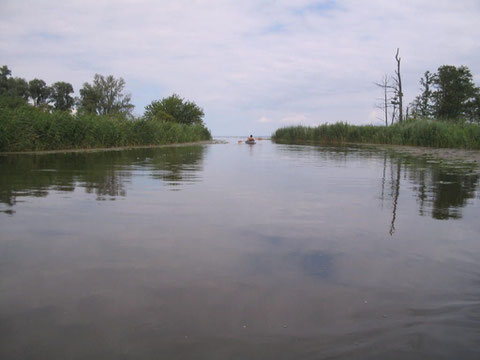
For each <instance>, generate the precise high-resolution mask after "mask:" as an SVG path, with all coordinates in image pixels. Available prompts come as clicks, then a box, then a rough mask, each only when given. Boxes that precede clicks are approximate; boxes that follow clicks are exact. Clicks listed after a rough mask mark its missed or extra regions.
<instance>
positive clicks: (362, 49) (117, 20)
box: [0, 0, 480, 134]
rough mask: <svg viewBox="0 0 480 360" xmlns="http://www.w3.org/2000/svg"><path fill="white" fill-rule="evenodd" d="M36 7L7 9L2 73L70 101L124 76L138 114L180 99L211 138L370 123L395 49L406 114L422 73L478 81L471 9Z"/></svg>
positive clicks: (2, 23) (471, 4) (435, 5)
mask: <svg viewBox="0 0 480 360" xmlns="http://www.w3.org/2000/svg"><path fill="white" fill-rule="evenodd" d="M32 4H33V3H32V2H29V1H13V0H7V1H5V0H4V1H2V12H1V13H0V49H2V50H1V59H2V60H1V61H2V62H3V63H5V64H7V65H8V66H9V67H10V68H11V69H12V71H13V74H14V76H22V77H25V78H27V79H32V78H34V77H38V78H42V79H44V80H45V81H47V82H48V83H52V82H54V81H58V80H64V81H69V82H71V83H72V84H73V85H74V88H75V90H76V91H77V94H78V90H79V89H80V88H81V86H82V84H83V83H84V82H86V81H91V80H92V79H93V75H94V74H95V73H101V74H105V75H106V74H113V75H115V76H117V77H119V76H122V77H123V78H124V79H125V80H126V82H127V87H128V89H127V90H128V91H130V92H131V93H132V96H133V101H134V103H135V104H136V111H137V113H140V114H141V113H142V111H143V108H144V106H145V105H146V104H148V103H150V102H151V101H152V100H154V99H158V98H161V97H164V96H168V95H170V94H171V93H173V92H176V93H178V94H180V95H181V96H183V97H186V98H187V99H190V100H194V101H195V102H197V103H198V104H199V105H201V106H202V107H203V108H204V109H205V112H206V118H205V120H206V123H207V125H208V126H209V127H210V128H211V129H212V131H213V133H214V134H229V133H230V134H236V133H243V131H244V129H251V130H249V131H255V129H256V128H255V127H256V126H258V127H260V129H261V130H262V131H264V132H266V133H268V132H271V131H273V130H274V129H275V127H276V126H277V125H278V124H279V123H280V120H278V121H269V122H268V121H267V122H265V121H263V122H262V121H258V119H261V118H262V117H265V118H267V119H284V118H289V117H291V116H293V115H292V114H303V115H304V116H305V117H306V118H305V119H308V121H309V123H311V124H317V123H323V122H330V123H331V122H335V121H338V120H342V121H348V122H350V123H358V124H360V123H366V122H370V121H371V118H370V114H371V112H372V108H374V105H375V101H376V100H375V99H376V98H377V97H378V96H379V92H378V89H376V88H375V86H374V85H373V84H372V83H373V82H374V81H379V80H380V79H381V77H382V76H383V74H385V73H388V74H392V73H393V70H394V68H395V61H394V55H395V50H396V48H397V47H399V48H400V53H401V56H402V75H403V80H404V87H405V89H404V93H405V97H406V99H405V100H406V102H407V103H408V102H409V101H411V100H412V99H413V98H414V97H415V95H417V93H418V91H419V90H418V87H419V85H418V80H419V79H420V77H421V76H422V74H423V72H424V71H425V70H431V71H435V70H436V69H437V68H438V67H439V66H440V65H443V64H452V65H462V64H464V65H467V66H468V67H469V68H470V69H471V70H472V73H473V74H474V76H475V79H478V78H479V74H480V48H479V47H478V45H477V44H478V38H479V37H480V27H478V26H477V23H478V18H480V4H479V3H478V1H476V0H463V1H460V2H452V1H447V0H441V1H432V0H419V1H415V2H408V3H406V2H405V1H400V0H392V1H388V2H385V1H380V0H369V1H362V2H359V1H354V0H339V1H312V0H298V1H287V0H278V1H274V0H269V1H261V2H259V1H256V0H244V1H241V2H240V1H234V0H230V1H229V0H211V1H208V2H199V1H186V0H163V1H161V2H157V1H153V0H151V1H150V0H140V1H129V0H121V1H115V2H113V1H106V0H95V1H93V0H85V1H82V2H65V3H64V4H63V5H62V6H61V7H60V6H58V3H57V2H55V1H48V0H45V1H41V2H35V3H34V6H33V5H32ZM92 9H94V11H92ZM3 63H2V64H0V65H3ZM297 119H298V118H297ZM305 121H306V120H305Z"/></svg>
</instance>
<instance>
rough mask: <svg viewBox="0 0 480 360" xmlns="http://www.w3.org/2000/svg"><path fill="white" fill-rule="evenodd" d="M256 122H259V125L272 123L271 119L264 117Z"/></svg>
mask: <svg viewBox="0 0 480 360" xmlns="http://www.w3.org/2000/svg"><path fill="white" fill-rule="evenodd" d="M258 122H260V123H269V122H272V119H269V118H267V117H265V116H262V117H261V118H260V119H259V120H258Z"/></svg>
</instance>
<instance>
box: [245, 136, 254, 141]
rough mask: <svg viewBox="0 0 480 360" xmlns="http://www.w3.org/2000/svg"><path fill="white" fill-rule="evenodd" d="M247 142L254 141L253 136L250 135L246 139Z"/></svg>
mask: <svg viewBox="0 0 480 360" xmlns="http://www.w3.org/2000/svg"><path fill="white" fill-rule="evenodd" d="M247 141H255V138H254V137H253V135H250V137H249V138H248V139H247Z"/></svg>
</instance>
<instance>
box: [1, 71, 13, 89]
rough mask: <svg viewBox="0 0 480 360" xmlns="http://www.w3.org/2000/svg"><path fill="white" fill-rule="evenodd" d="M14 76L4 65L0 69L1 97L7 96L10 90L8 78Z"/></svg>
mask: <svg viewBox="0 0 480 360" xmlns="http://www.w3.org/2000/svg"><path fill="white" fill-rule="evenodd" d="M11 75H12V71H11V70H10V69H9V68H8V67H7V65H3V66H2V67H0V95H5V94H6V92H7V90H8V78H9V76H11Z"/></svg>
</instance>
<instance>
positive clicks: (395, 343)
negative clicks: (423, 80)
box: [0, 139, 480, 359]
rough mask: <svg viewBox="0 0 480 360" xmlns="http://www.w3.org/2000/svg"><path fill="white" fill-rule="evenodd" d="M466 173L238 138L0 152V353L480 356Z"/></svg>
mask: <svg viewBox="0 0 480 360" xmlns="http://www.w3.org/2000/svg"><path fill="white" fill-rule="evenodd" d="M479 178H480V174H479V170H478V168H476V167H474V166H471V165H468V164H460V163H457V164H443V163H438V162H436V161H432V160H428V159H415V158H411V157H406V156H401V155H398V154H395V153H390V152H384V151H378V150H374V149H368V148H364V147H363V148H355V147H342V148H336V147H312V146H289V145H275V144H272V143H271V142H270V141H259V142H258V143H257V144H256V145H254V146H249V145H245V144H237V139H230V140H229V143H228V144H216V145H204V146H191V147H175V148H161V149H142V150H131V151H121V152H117V151H114V152H103V153H101V152H99V153H91V154H80V153H77V154H56V155H41V156H40V155H21V156H20V155H18V156H0V211H1V212H0V358H1V359H387V358H388V359H479V358H480V265H479V264H480V236H479V235H480V221H479V220H478V219H479V216H480V202H479V195H478V194H479V193H478V189H479Z"/></svg>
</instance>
